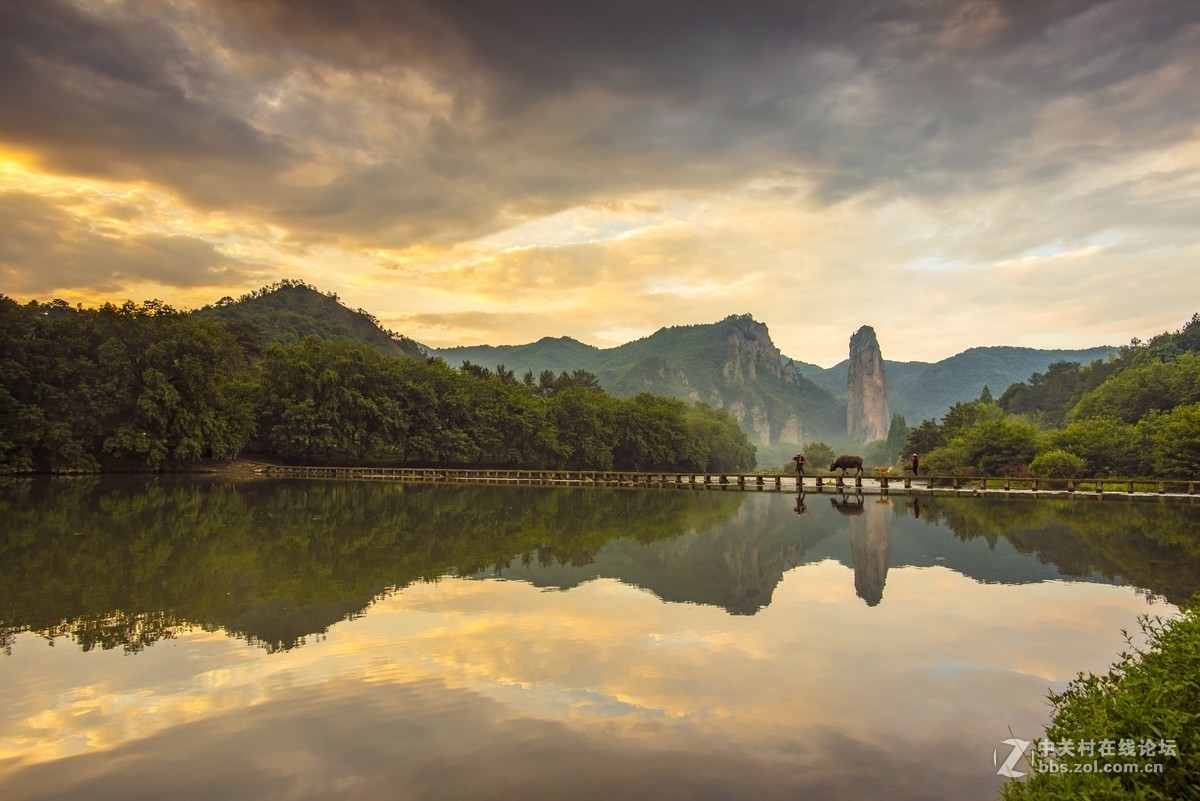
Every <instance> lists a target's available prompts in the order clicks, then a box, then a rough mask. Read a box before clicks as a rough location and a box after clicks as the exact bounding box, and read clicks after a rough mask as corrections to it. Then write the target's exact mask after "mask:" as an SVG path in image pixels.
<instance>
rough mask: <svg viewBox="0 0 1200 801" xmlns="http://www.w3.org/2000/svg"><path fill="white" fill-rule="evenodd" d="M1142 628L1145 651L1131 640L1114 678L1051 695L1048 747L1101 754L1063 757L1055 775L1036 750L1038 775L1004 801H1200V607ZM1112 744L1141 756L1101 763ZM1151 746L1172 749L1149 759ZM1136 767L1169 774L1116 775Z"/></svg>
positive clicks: (1146, 620) (1078, 682)
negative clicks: (1103, 749)
mask: <svg viewBox="0 0 1200 801" xmlns="http://www.w3.org/2000/svg"><path fill="white" fill-rule="evenodd" d="M1140 623H1141V626H1142V630H1143V631H1144V632H1145V633H1146V636H1147V644H1146V647H1145V648H1144V649H1138V648H1134V647H1132V641H1131V640H1129V638H1128V636H1127V641H1129V642H1130V643H1131V648H1130V650H1129V651H1126V652H1124V653H1122V654H1121V658H1120V659H1119V660H1118V661H1117V662H1115V663H1114V664H1113V665H1112V666H1111V668H1110V669H1109V672H1108V673H1106V674H1104V675H1101V676H1096V675H1093V674H1088V675H1086V676H1085V675H1084V674H1082V673H1081V674H1079V678H1077V679H1075V680H1073V681H1072V682H1071V683H1070V685H1068V687H1067V689H1066V690H1065V691H1064V692H1062V693H1051V694H1050V701H1051V703H1053V705H1054V713H1053V715H1052V718H1051V723H1050V725H1049V726H1048V727H1047V729H1046V735H1045V740H1047V741H1050V742H1052V743H1061V742H1063V741H1070V742H1072V743H1076V744H1078V743H1080V742H1086V741H1094V742H1095V743H1096V744H1097V748H1096V754H1095V755H1092V754H1088V755H1080V754H1074V755H1065V754H1062V753H1057V754H1055V755H1054V759H1055V761H1056V763H1057V768H1058V770H1056V771H1054V772H1051V771H1050V768H1051V767H1054V766H1053V765H1049V764H1048V763H1047V762H1046V761H1045V760H1040V759H1038V757H1037V755H1038V753H1040V751H1039V749H1038V746H1037V744H1036V743H1035V744H1034V746H1033V747H1032V748H1031V755H1030V757H1029V759H1028V770H1029V774H1030V775H1029V776H1027V777H1026V778H1024V779H1018V780H1014V781H1010V782H1009V783H1008V784H1006V785H1005V786H1004V787H1003V788H1002V790H1001V796H1002V797H1003V798H1004V799H1007V801H1016V799H1107V798H1131V799H1162V800H1163V801H1174V800H1175V799H1185V798H1200V607H1197V606H1196V603H1195V602H1193V604H1192V605H1191V606H1190V607H1188V608H1186V609H1184V610H1183V613H1182V615H1181V616H1180V617H1178V618H1173V619H1168V620H1166V621H1164V620H1162V619H1161V618H1157V617H1155V618H1150V617H1143V618H1141V619H1140ZM1106 741H1107V742H1110V743H1121V742H1125V743H1129V742H1132V743H1134V744H1135V745H1136V746H1137V748H1138V751H1137V753H1135V754H1133V755H1130V754H1126V755H1121V754H1119V753H1117V754H1110V755H1101V754H1100V750H1099V747H1098V746H1099V744H1101V743H1103V742H1106ZM1149 743H1157V744H1160V745H1161V744H1163V743H1167V744H1169V748H1168V749H1167V753H1165V754H1164V753H1155V754H1145V753H1144V752H1142V751H1141V747H1142V745H1143V744H1149ZM1160 750H1161V749H1160ZM1091 763H1095V767H1094V768H1093V769H1092V770H1091V772H1086V771H1088V769H1089V768H1090V767H1091ZM1130 763H1136V764H1139V765H1142V766H1146V765H1156V764H1157V765H1161V772H1147V771H1145V770H1142V771H1140V772H1115V771H1119V770H1120V769H1121V766H1122V765H1125V764H1130ZM1114 766H1115V770H1114ZM1106 768H1107V770H1108V771H1113V772H1106ZM1076 769H1080V770H1081V772H1074V771H1075V770H1076ZM1152 769H1153V768H1152Z"/></svg>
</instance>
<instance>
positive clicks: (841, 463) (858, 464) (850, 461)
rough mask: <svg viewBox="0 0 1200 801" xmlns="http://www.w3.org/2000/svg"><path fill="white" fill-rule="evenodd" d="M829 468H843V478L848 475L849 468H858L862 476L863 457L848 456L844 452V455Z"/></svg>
mask: <svg viewBox="0 0 1200 801" xmlns="http://www.w3.org/2000/svg"><path fill="white" fill-rule="evenodd" d="M829 469H830V470H831V471H833V470H841V471H842V478H845V477H846V471H847V470H857V471H858V474H859V475H860V476H861V475H862V474H863V468H862V457H861V456H847V455H845V454H843V455H841V456H839V457H838V458H837V460H836V461H835V462H834V463H833V464H831V465H829Z"/></svg>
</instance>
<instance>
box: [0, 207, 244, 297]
mask: <svg viewBox="0 0 1200 801" xmlns="http://www.w3.org/2000/svg"><path fill="white" fill-rule="evenodd" d="M0 231H3V232H4V236H3V237H0V278H2V279H3V280H2V282H0V284H2V285H3V286H4V288H5V291H6V292H13V293H17V294H21V295H38V296H46V295H49V294H51V293H54V292H56V291H60V290H69V289H75V288H78V287H88V288H90V289H93V290H96V291H100V292H119V291H121V290H122V289H124V287H125V286H126V285H128V284H129V283H131V282H135V281H154V282H157V283H160V284H165V285H167V286H175V287H201V286H220V285H226V284H237V283H241V282H243V281H244V280H246V279H247V278H252V277H253V278H260V277H261V275H260V271H259V269H258V268H256V267H255V266H254V265H250V264H246V263H244V262H240V261H238V260H236V259H231V258H229V257H227V256H225V255H223V254H221V253H220V252H218V251H217V250H216V249H215V248H214V247H213V246H212V244H210V243H208V242H205V241H204V240H202V239H196V238H193V237H188V236H180V235H160V234H144V235H133V236H131V235H128V234H117V233H115V232H106V231H104V230H103V226H100V225H97V224H96V223H95V222H94V221H93V220H90V219H87V218H85V217H83V216H80V215H77V214H74V213H72V212H71V211H70V210H69V209H65V208H62V207H60V206H58V205H56V204H54V203H53V202H51V201H49V200H46V199H44V198H41V197H38V196H36V195H30V194H24V193H18V192H9V193H4V194H0Z"/></svg>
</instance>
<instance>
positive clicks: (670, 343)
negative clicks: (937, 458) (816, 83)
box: [193, 281, 1117, 464]
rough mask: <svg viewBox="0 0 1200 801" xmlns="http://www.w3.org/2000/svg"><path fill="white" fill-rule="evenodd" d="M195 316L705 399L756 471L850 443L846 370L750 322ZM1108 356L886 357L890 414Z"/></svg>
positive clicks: (310, 295)
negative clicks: (543, 333)
mask: <svg viewBox="0 0 1200 801" xmlns="http://www.w3.org/2000/svg"><path fill="white" fill-rule="evenodd" d="M193 313H194V314H197V315H200V316H204V317H208V318H210V319H213V320H214V321H216V322H218V323H220V324H222V325H224V326H226V327H227V328H229V329H230V330H231V331H232V332H233V333H234V334H235V335H236V336H237V337H238V338H239V341H241V342H242V344H243V345H244V346H245V347H246V348H247V350H248V351H249V352H250V353H251V354H252V355H257V354H258V353H259V352H261V349H262V348H263V347H265V345H266V343H268V342H295V341H299V340H300V339H302V338H303V337H304V336H307V335H310V334H311V335H316V336H319V337H322V338H328V339H346V340H354V341H360V342H365V343H367V344H370V345H371V346H372V347H374V348H376V349H377V350H379V351H380V352H382V353H385V354H387V355H393V356H414V357H425V356H432V357H438V358H442V359H445V360H446V361H447V362H448V363H449V364H451V365H452V366H455V367H458V366H460V365H461V364H462V363H463V362H471V363H473V364H476V365H480V366H482V367H487V368H489V369H494V368H495V367H496V366H498V365H504V367H505V368H506V369H508V370H512V371H514V372H516V373H517V375H518V376H520V375H522V374H524V373H526V372H532V374H533V376H534V378H537V377H539V376H540V374H541V373H542V372H543V371H547V370H548V371H551V372H553V373H556V374H557V373H561V372H562V371H568V372H571V371H574V370H586V371H588V372H590V373H593V374H594V375H595V376H596V377H597V378H598V379H599V381H600V384H601V386H603V387H604V389H605V390H607V391H608V392H610V393H611V394H613V395H617V396H622V397H623V396H628V395H634V394H636V393H639V392H651V393H654V394H658V395H667V396H671V397H676V398H681V399H684V400H689V401H703V402H705V403H708V404H710V405H712V406H717V407H720V408H724V409H726V410H728V411H729V413H730V414H732V415H733V416H734V418H736V419H737V420H738V422H739V423H740V424H741V425H742V427H743V429H745V431H746V432H747V434H749V436H750V437H751V439H752V440H753V441H754V442H755V443H756V444H758V445H759V449H760V458H759V461H760V463H762V464H768V463H771V460H773V459H774V460H778V457H779V456H780V455H781V454H783V453H784V452H786V451H788V450H790V449H792V448H795V447H800V446H802V445H805V444H807V443H810V442H814V441H825V442H827V443H829V444H831V445H833V446H835V447H839V448H840V447H842V446H843V445H845V446H847V447H849V446H850V445H851V444H852V443H851V442H850V441H849V437H848V436H847V434H846V392H847V372H848V362H847V361H842V362H840V363H838V364H836V365H834V366H833V367H829V368H823V367H820V366H818V365H816V364H812V363H809V362H804V361H801V360H798V359H794V358H791V357H788V356H785V355H784V354H782V353H781V352H780V350H779V348H778V347H776V345H775V343H774V342H773V341H772V340H771V334H770V331H769V330H768V329H767V326H766V325H765V324H763V323H761V322H759V321H757V320H755V319H754V318H753V317H751V316H750V315H749V314H740V315H730V316H729V317H726V318H725V319H724V320H720V321H718V322H715V323H708V324H699V325H685V326H673V327H669V328H662V329H660V330H658V331H656V332H655V333H653V334H651V335H650V336H648V337H644V338H642V339H638V340H635V341H633V342H628V343H626V344H624V345H621V346H619V347H614V348H597V347H594V346H592V345H588V344H585V343H583V342H579V341H577V340H574V339H571V338H570V337H545V338H543V339H540V340H538V341H536V342H531V343H529V344H526V345H477V346H472V347H454V348H429V347H426V346H423V345H420V344H419V343H417V342H415V341H413V340H412V339H409V338H408V337H405V336H403V335H400V334H397V333H395V332H392V331H387V330H384V329H383V328H382V327H381V326H380V325H379V321H378V320H376V319H375V318H374V317H373V316H372V315H371V314H370V313H369V312H366V311H365V310H362V309H359V310H351V309H348V308H346V307H345V306H344V305H343V304H342V303H341V302H340V300H339V299H338V297H337V296H336V295H332V294H327V293H323V292H320V291H319V290H317V289H315V288H314V287H311V286H308V285H307V284H303V283H301V282H297V281H284V282H281V283H279V284H274V285H272V286H269V287H265V288H264V289H262V290H259V291H257V292H252V293H250V294H248V295H245V296H243V297H242V298H241V299H239V300H236V301H235V300H233V299H232V298H223V299H222V300H221V301H219V302H217V303H216V304H214V305H211V306H206V307H204V308H202V309H199V310H197V311H195V312H193ZM849 333H850V332H847V336H849ZM1116 350H1117V349H1116V348H1115V347H1111V346H1101V347H1095V348H1088V349H1084V350H1039V349H1035V348H1018V347H980V348H970V349H967V350H964V351H963V352H961V353H958V354H956V355H954V356H951V357H949V358H947V359H943V360H941V361H938V362H932V363H930V362H899V361H888V360H887V359H884V361H883V364H884V371H885V374H886V377H887V399H888V405H889V407H890V409H891V410H892V411H893V412H898V413H899V414H901V415H903V416H904V418H905V420H906V421H907V422H909V423H910V425H915V424H916V423H918V422H920V421H921V420H925V419H930V418H935V419H936V418H939V417H941V416H942V415H944V414H945V413H946V411H947V410H948V409H949V408H950V406H951V405H953V404H954V403H956V402H959V401H965V400H973V399H975V398H978V397H979V396H980V394H981V393H982V391H983V388H984V387H985V386H987V387H988V388H989V389H990V391H991V392H992V393H993V394H994V395H995V396H997V397H998V396H999V395H1000V394H1001V393H1003V391H1004V390H1005V389H1007V388H1008V387H1009V385H1011V384H1013V383H1016V382H1018V381H1024V380H1027V379H1028V378H1029V377H1030V376H1031V375H1032V374H1033V373H1036V372H1044V371H1045V370H1046V369H1047V368H1048V367H1049V366H1050V365H1051V364H1053V363H1055V362H1062V361H1067V362H1079V363H1081V364H1086V363H1090V362H1092V361H1095V360H1097V359H1101V360H1102V359H1105V358H1107V357H1108V356H1109V355H1111V354H1113V353H1115V352H1116ZM767 454H770V455H769V456H768V455H767ZM764 457H765V458H764Z"/></svg>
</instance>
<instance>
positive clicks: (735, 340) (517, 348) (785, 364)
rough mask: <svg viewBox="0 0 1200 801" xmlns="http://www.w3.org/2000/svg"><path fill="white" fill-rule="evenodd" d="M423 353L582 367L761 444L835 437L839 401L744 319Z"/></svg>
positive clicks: (510, 365)
mask: <svg viewBox="0 0 1200 801" xmlns="http://www.w3.org/2000/svg"><path fill="white" fill-rule="evenodd" d="M430 353H431V354H432V355H435V356H440V357H442V358H444V359H445V360H446V361H447V362H449V363H450V364H451V365H453V366H456V367H457V366H459V365H460V364H461V363H462V362H463V361H470V362H473V363H475V364H479V365H482V366H484V367H489V368H494V367H496V366H497V365H499V364H503V365H504V366H505V367H506V368H507V369H509V370H514V371H516V373H517V374H518V375H521V374H523V373H525V372H526V371H530V370H532V371H533V373H534V375H538V374H540V373H541V371H542V370H553V371H555V372H561V371H562V370H587V371H589V372H591V373H594V374H595V375H596V376H597V377H598V378H599V379H600V383H601V384H602V385H603V386H604V388H605V389H607V390H608V391H609V392H611V393H613V394H614V395H618V396H628V395H633V394H636V393H638V392H652V393H655V394H658V395H669V396H672V397H676V398H682V399H684V400H699V401H705V402H706V403H709V404H711V405H713V406H718V407H721V408H724V409H727V410H729V412H730V413H731V414H732V415H733V416H734V417H735V418H737V420H738V422H739V423H741V425H742V427H743V428H744V429H745V430H746V432H747V433H748V434H750V436H751V438H752V439H753V440H754V441H756V442H757V443H759V444H760V445H768V446H770V445H793V444H794V445H799V444H802V443H807V442H811V441H813V440H819V439H828V438H831V437H834V436H839V435H841V433H842V432H843V431H844V429H845V425H846V421H845V415H846V412H845V404H844V403H842V402H840V401H838V400H837V399H836V398H834V397H833V396H832V395H830V394H829V393H828V392H826V391H825V390H823V389H821V388H820V387H818V386H816V385H815V384H813V383H812V382H811V381H809V380H807V379H806V378H804V377H803V376H801V375H800V373H799V372H798V371H797V370H796V368H795V367H794V366H793V365H792V364H791V362H790V361H789V360H785V359H784V358H783V357H782V355H781V354H780V353H779V349H778V348H776V347H775V345H774V343H773V342H772V341H771V335H770V333H769V332H768V331H767V327H766V326H765V325H763V324H762V323H760V322H757V321H755V320H754V319H753V318H751V317H750V316H749V315H735V316H730V317H727V318H725V319H724V320H722V321H720V322H718V323H711V324H706V325H689V326H677V327H673V328H663V329H661V330H659V331H657V332H656V333H654V334H652V335H650V336H648V337H645V338H644V339H639V340H637V341H635V342H629V343H627V344H625V345H621V346H620V347H616V348H608V349H600V348H594V347H592V346H590V345H585V344H583V343H581V342H577V341H575V340H573V339H569V338H566V337H562V338H559V339H551V338H546V339H541V340H538V341H537V342H532V343H530V344H528V345H506V346H498V347H489V346H479V347H471V348H447V349H444V350H431V351H430Z"/></svg>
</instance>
